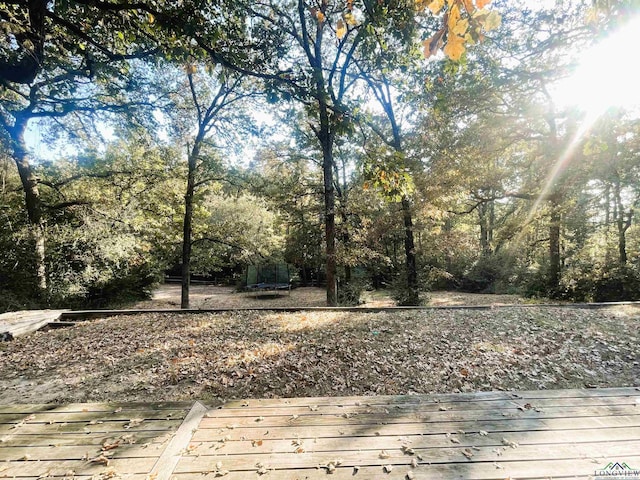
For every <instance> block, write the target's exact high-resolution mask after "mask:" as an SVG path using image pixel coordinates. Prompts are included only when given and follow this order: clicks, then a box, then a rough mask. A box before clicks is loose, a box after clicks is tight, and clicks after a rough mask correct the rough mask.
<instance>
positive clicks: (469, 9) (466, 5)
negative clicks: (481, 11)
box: [462, 0, 473, 13]
mask: <svg viewBox="0 0 640 480" xmlns="http://www.w3.org/2000/svg"><path fill="white" fill-rule="evenodd" d="M462 3H463V4H464V8H465V10H466V11H467V12H468V13H471V12H473V2H472V1H471V0H462Z"/></svg>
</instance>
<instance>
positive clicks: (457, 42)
mask: <svg viewBox="0 0 640 480" xmlns="http://www.w3.org/2000/svg"><path fill="white" fill-rule="evenodd" d="M443 51H444V54H445V55H446V56H447V57H449V58H450V59H451V60H453V61H458V60H460V57H461V56H462V54H463V53H464V51H465V46H464V38H462V37H459V36H457V35H449V38H448V39H447V44H446V45H445V46H444V49H443Z"/></svg>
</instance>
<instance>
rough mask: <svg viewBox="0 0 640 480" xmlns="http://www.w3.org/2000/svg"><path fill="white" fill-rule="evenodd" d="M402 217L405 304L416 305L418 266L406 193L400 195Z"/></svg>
mask: <svg viewBox="0 0 640 480" xmlns="http://www.w3.org/2000/svg"><path fill="white" fill-rule="evenodd" d="M401 205H402V219H403V223H404V254H405V267H406V269H407V293H408V296H407V298H406V299H405V302H404V303H405V305H418V304H419V303H420V292H419V290H418V267H417V265H416V247H415V243H414V239H413V217H412V215H411V202H410V201H409V198H407V196H406V195H403V196H402V200H401Z"/></svg>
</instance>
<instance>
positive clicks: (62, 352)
mask: <svg viewBox="0 0 640 480" xmlns="http://www.w3.org/2000/svg"><path fill="white" fill-rule="evenodd" d="M639 323H640V307H638V306H635V307H624V308H623V307H612V308H608V309H604V310H583V309H575V308H558V307H527V308H523V307H509V308H495V309H490V310H484V311H477V310H476V311H473V310H426V311H404V312H397V311H396V312H393V313H389V312H381V313H366V312H298V313H288V314H281V313H276V312H256V311H245V312H225V313H219V314H212V313H201V314H184V315H179V314H170V313H163V314H141V315H136V316H126V317H125V316H120V317H111V318H105V319H101V320H93V321H86V322H83V323H81V324H79V325H77V326H75V327H71V328H65V329H60V330H52V331H49V332H36V333H35V334H32V335H29V336H26V337H23V338H18V339H16V340H14V341H13V342H7V343H0V403H42V402H70V401H75V402H86V401H134V400H144V401H165V400H192V399H196V398H198V399H203V400H204V401H206V402H208V403H210V404H215V403H217V402H220V401H224V400H226V399H229V398H234V397H235V398H238V397H285V396H286V397H289V396H317V395H320V396H325V395H336V396H337V395H375V394H406V393H411V392H415V393H429V392H456V391H477V390H502V389H508V390H511V389H551V388H572V387H580V388H583V387H612V386H630V385H636V386H637V385H639V384H640V366H639V365H640V354H639V352H638V325H639Z"/></svg>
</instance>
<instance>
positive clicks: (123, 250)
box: [47, 220, 160, 308]
mask: <svg viewBox="0 0 640 480" xmlns="http://www.w3.org/2000/svg"><path fill="white" fill-rule="evenodd" d="M48 233H49V238H50V239H51V240H50V241H49V247H48V252H47V253H48V261H49V265H48V267H49V268H48V271H49V279H50V283H51V286H50V291H49V295H50V304H51V305H53V306H60V307H67V308H68V307H72V308H104V307H108V306H117V305H123V304H126V303H127V302H131V301H132V300H140V299H144V298H148V297H149V295H150V293H151V287H152V286H153V285H154V283H155V282H157V281H158V280H159V274H160V271H159V265H157V264H154V263H153V256H152V255H149V253H150V252H149V251H148V246H145V245H144V243H142V242H140V239H139V238H136V237H135V236H133V235H131V234H126V233H123V232H118V231H117V230H115V231H114V230H113V229H111V228H109V226H108V225H105V224H101V223H98V222H96V221H94V220H87V221H86V222H85V223H84V224H83V225H81V226H80V227H75V228H74V227H70V226H67V225H60V226H57V227H55V228H52V229H51V230H50V231H49V232H48Z"/></svg>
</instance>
